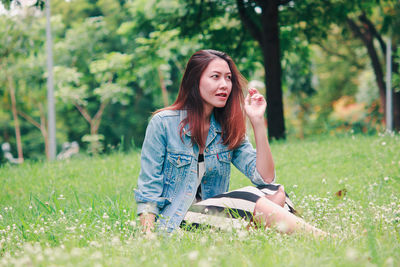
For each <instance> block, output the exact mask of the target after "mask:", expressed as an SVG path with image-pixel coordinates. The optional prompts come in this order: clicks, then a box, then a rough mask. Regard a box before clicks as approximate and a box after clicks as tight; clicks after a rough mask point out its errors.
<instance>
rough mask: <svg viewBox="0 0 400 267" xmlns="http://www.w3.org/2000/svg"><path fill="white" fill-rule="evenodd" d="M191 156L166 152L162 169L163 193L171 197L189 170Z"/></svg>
mask: <svg viewBox="0 0 400 267" xmlns="http://www.w3.org/2000/svg"><path fill="white" fill-rule="evenodd" d="M191 162H192V157H191V156H190V155H184V154H172V153H167V157H166V161H165V169H164V193H165V194H166V197H171V194H172V195H173V194H174V192H176V191H177V188H178V187H179V184H178V183H179V182H180V181H182V180H183V179H184V178H185V177H186V176H187V175H188V172H189V169H190V163H191Z"/></svg>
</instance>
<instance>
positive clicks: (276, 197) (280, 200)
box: [265, 185, 286, 207]
mask: <svg viewBox="0 0 400 267" xmlns="http://www.w3.org/2000/svg"><path fill="white" fill-rule="evenodd" d="M265 197H266V198H268V199H269V200H271V201H272V202H274V203H275V204H277V205H279V206H281V207H283V206H284V205H285V201H286V194H285V189H284V188H283V185H281V186H279V188H278V191H276V193H275V194H273V195H266V196H265Z"/></svg>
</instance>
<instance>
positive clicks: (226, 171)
mask: <svg viewBox="0 0 400 267" xmlns="http://www.w3.org/2000/svg"><path fill="white" fill-rule="evenodd" d="M216 157H217V162H218V164H219V168H218V169H219V171H220V175H221V176H225V177H226V176H229V175H230V173H231V160H232V158H231V152H230V151H225V152H220V153H218V154H217V155H216Z"/></svg>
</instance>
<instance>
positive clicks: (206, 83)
mask: <svg viewBox="0 0 400 267" xmlns="http://www.w3.org/2000/svg"><path fill="white" fill-rule="evenodd" d="M231 78H232V73H231V70H230V68H229V65H228V63H227V62H226V61H225V60H223V59H220V58H216V59H214V60H212V61H211V62H210V63H209V64H208V66H207V68H206V69H205V70H204V71H203V73H202V75H201V77H200V84H199V89H200V95H201V98H202V99H203V103H204V108H205V110H204V111H205V112H206V114H208V115H209V114H211V112H212V110H213V109H214V108H215V107H217V108H222V107H224V106H225V104H226V101H227V100H228V97H229V95H230V93H231V90H232V80H231Z"/></svg>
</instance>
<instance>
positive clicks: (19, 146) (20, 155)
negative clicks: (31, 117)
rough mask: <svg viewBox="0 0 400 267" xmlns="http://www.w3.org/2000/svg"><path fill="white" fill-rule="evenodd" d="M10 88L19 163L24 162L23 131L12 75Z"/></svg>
mask: <svg viewBox="0 0 400 267" xmlns="http://www.w3.org/2000/svg"><path fill="white" fill-rule="evenodd" d="M8 86H9V89H10V97H11V110H12V114H13V118H14V128H15V138H16V141H17V151H18V161H19V163H22V162H24V155H23V153H22V141H21V129H20V127H19V121H18V111H17V101H16V99H15V87H14V81H13V79H12V76H11V75H8Z"/></svg>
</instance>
